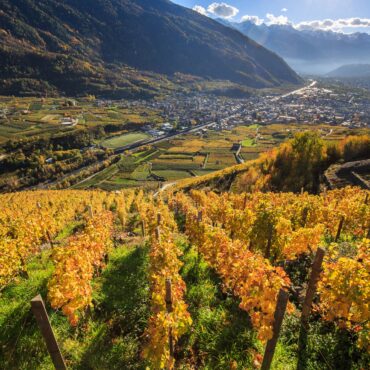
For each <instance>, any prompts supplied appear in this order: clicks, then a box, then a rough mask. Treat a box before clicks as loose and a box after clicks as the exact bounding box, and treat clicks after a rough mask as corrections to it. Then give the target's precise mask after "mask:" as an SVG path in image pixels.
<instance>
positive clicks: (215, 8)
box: [207, 3, 239, 19]
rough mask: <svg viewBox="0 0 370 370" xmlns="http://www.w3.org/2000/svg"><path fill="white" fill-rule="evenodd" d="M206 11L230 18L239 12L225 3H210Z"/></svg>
mask: <svg viewBox="0 0 370 370" xmlns="http://www.w3.org/2000/svg"><path fill="white" fill-rule="evenodd" d="M207 11H208V12H209V13H211V14H214V15H216V16H218V17H222V18H227V19H228V18H232V17H235V16H236V15H237V14H238V13H239V9H237V8H235V7H234V6H231V5H229V4H225V3H212V4H211V5H209V6H208V8H207Z"/></svg>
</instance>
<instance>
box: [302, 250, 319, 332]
mask: <svg viewBox="0 0 370 370" xmlns="http://www.w3.org/2000/svg"><path fill="white" fill-rule="evenodd" d="M324 256H325V251H324V250H323V249H322V248H318V249H317V252H316V255H315V259H314V261H313V264H312V270H311V276H310V281H309V283H308V287H307V292H306V297H305V299H304V303H303V306H302V315H301V323H302V324H303V325H307V322H308V318H309V316H310V313H311V306H312V301H313V297H314V295H315V292H316V285H317V282H318V280H319V277H320V272H321V265H322V261H323V260H324Z"/></svg>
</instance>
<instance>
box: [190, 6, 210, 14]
mask: <svg viewBox="0 0 370 370" xmlns="http://www.w3.org/2000/svg"><path fill="white" fill-rule="evenodd" d="M193 10H194V11H196V12H198V13H199V14H202V15H207V10H206V8H203V7H202V6H200V5H194V6H193Z"/></svg>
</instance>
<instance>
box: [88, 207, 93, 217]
mask: <svg viewBox="0 0 370 370" xmlns="http://www.w3.org/2000/svg"><path fill="white" fill-rule="evenodd" d="M87 211H88V212H89V217H90V218H93V217H94V212H93V209H92V207H91V205H88V206H87Z"/></svg>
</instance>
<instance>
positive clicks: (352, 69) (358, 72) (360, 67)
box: [327, 64, 370, 78]
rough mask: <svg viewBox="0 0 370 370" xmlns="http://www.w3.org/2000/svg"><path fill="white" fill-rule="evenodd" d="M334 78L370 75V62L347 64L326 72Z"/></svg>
mask: <svg viewBox="0 0 370 370" xmlns="http://www.w3.org/2000/svg"><path fill="white" fill-rule="evenodd" d="M327 77H334V78H360V77H370V64H348V65H345V66H342V67H339V68H337V69H335V70H334V71H331V72H329V73H328V74H327Z"/></svg>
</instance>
